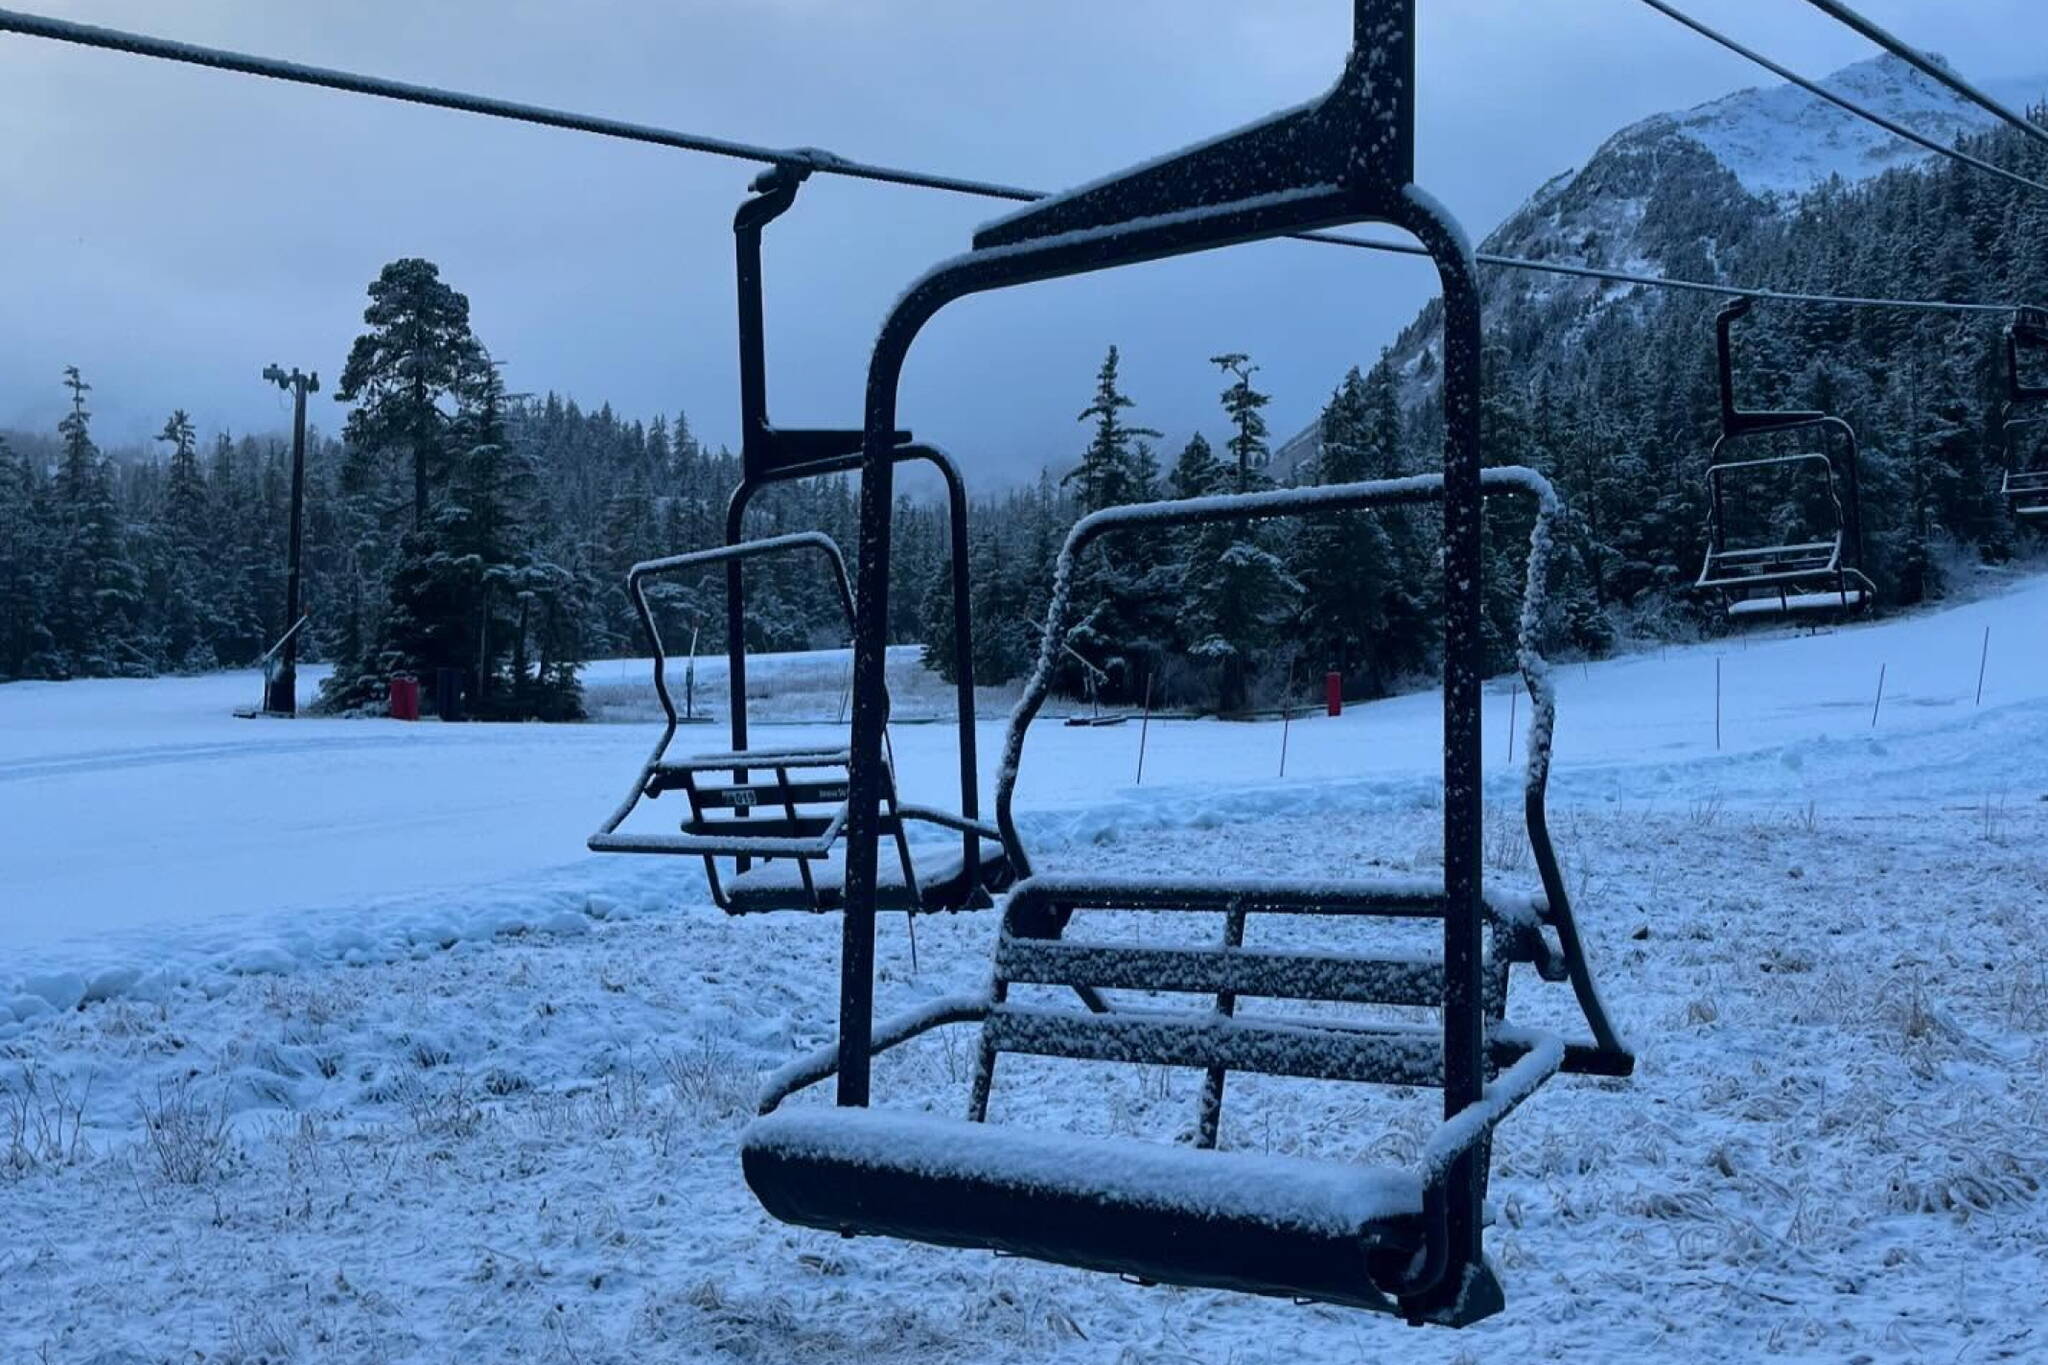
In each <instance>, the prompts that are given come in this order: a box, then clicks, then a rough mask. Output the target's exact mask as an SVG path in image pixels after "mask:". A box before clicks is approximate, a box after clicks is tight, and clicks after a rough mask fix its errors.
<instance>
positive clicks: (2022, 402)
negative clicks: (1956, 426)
mask: <svg viewBox="0 0 2048 1365" xmlns="http://www.w3.org/2000/svg"><path fill="white" fill-rule="evenodd" d="M2027 352H2033V353H2035V354H2037V355H2038V354H2043V353H2048V312H2043V311H2042V310H2041V309H2038V308H2022V309H2020V310H2019V311H2018V312H2016V313H2015V314H2014V315H2013V318H2012V321H2011V322H2009V323H2007V324H2006V327H2005V406H2004V410H2003V412H2002V413H2001V421H2000V423H1999V438H2000V441H2001V443H2002V444H2003V445H2004V447H2005V477H2004V479H2003V480H2002V481H2001V483H2000V486H1999V493H2000V495H2001V496H2002V497H2004V499H2005V505H2006V509H2007V510H2008V511H2009V512H2011V513H2012V515H2013V516H2014V517H2016V518H2019V519H2020V520H2023V521H2030V522H2033V521H2039V520H2040V519H2042V518H2048V462H2043V461H2042V460H2040V459H2039V458H2038V457H2037V458H2036V459H2035V460H2032V461H2029V462H2028V463H2027V464H2026V465H2025V466H2024V467H2022V466H2021V465H2020V463H2019V459H2018V442H2017V441H2016V440H2015V433H2017V432H2018V431H2020V430H2021V429H2023V428H2026V427H2033V426H2040V425H2042V424H2043V423H2048V413H2044V412H2043V411H2041V409H2040V408H2038V407H2037V406H2035V405H2036V404H2039V403H2042V402H2044V401H2048V385H2042V384H2029V383H2028V382H2027V377H2026V371H2025V366H2024V364H2023V363H2022V360H2021V357H2022V356H2023V355H2024V354H2025V353H2027Z"/></svg>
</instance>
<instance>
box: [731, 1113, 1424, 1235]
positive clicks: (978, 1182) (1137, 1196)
mask: <svg viewBox="0 0 2048 1365" xmlns="http://www.w3.org/2000/svg"><path fill="white" fill-rule="evenodd" d="M743 1142H744V1144H745V1146H746V1148H747V1149H748V1150H749V1151H755V1152H768V1153H773V1154H775V1155H779V1156H783V1157H786V1158H789V1159H792V1160H798V1161H804V1162H807V1163H820V1162H829V1163H832V1164H835V1165H841V1166H846V1167H851V1168H854V1169H856V1170H858V1169H861V1168H866V1169H870V1170H890V1171H903V1172H907V1173H910V1174H913V1175H917V1176H922V1177H925V1178H928V1179H931V1180H935V1181H949V1182H958V1183H962V1184H972V1185H975V1186H978V1187H981V1188H992V1189H996V1190H1003V1191H1006V1192H1009V1193H1012V1194H1015V1195H1018V1196H1022V1197H1029V1196H1032V1195H1039V1194H1042V1195H1062V1196H1078V1197H1082V1198H1086V1199H1089V1200H1091V1201H1092V1202H1094V1203H1096V1204H1098V1205H1100V1206H1101V1207H1103V1208H1105V1209H1114V1208H1127V1209H1151V1210H1160V1211H1166V1212H1184V1213H1188V1214H1192V1215H1194V1216H1197V1217H1201V1218H1204V1219H1209V1220H1214V1221H1216V1222H1219V1223H1226V1224H1227V1223H1252V1224H1258V1225H1261V1226H1265V1227H1273V1228H1279V1229H1283V1230H1290V1231H1300V1232H1305V1233H1310V1234H1314V1235H1319V1236H1325V1237H1336V1238H1345V1237H1359V1236H1361V1235H1363V1234H1364V1233H1365V1232H1367V1231H1368V1230H1369V1229H1370V1228H1371V1227H1372V1226H1373V1225H1374V1224H1379V1223H1385V1222H1388V1221H1390V1220H1393V1219H1399V1218H1413V1217H1415V1216H1416V1215H1418V1214H1419V1213H1420V1212H1421V1211H1422V1183H1421V1181H1420V1180H1418V1179H1417V1178H1416V1176H1415V1174H1414V1173H1413V1172H1411V1171H1407V1170H1397V1169H1388V1168H1385V1167H1377V1166H1359V1165H1353V1164H1350V1163H1347V1162H1331V1161H1313V1160H1309V1159H1306V1158H1303V1157H1292V1156H1270V1155H1266V1154H1264V1153H1253V1152H1234V1151H1233V1152H1218V1151H1211V1150H1208V1149H1206V1148H1193V1147H1181V1146H1169V1145H1167V1144H1165V1143H1160V1142H1146V1141H1141V1140H1137V1139H1131V1138H1101V1137H1087V1136H1083V1135H1080V1134H1076V1133H1058V1132H1044V1131H1034V1130H1031V1129H1028V1128H1006V1127H998V1126H994V1125H990V1124H980V1123H971V1122H967V1121H965V1120H961V1119H946V1118H938V1117H935V1116H933V1115H929V1114H906V1113H902V1112H900V1111H890V1110H885V1109H841V1108H824V1107H811V1106H804V1107H801V1108H796V1109H784V1110H780V1111H778V1112H776V1113H774V1114H771V1115H768V1116H766V1117H763V1118H758V1119H756V1120H754V1121H753V1123H751V1124H749V1125H748V1127H747V1130H746V1134H745V1137H744V1138H743Z"/></svg>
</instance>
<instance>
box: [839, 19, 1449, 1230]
mask: <svg viewBox="0 0 2048 1365" xmlns="http://www.w3.org/2000/svg"><path fill="white" fill-rule="evenodd" d="M1414 69H1415V0H1354V16H1353V37H1352V46H1351V50H1350V54H1349V58H1348V60H1347V62H1346V65H1345V69H1344V72H1343V74H1342V76H1340V77H1339V79H1338V81H1337V83H1336V84H1335V86H1334V87H1332V89H1331V90H1330V91H1329V93H1328V94H1326V95H1325V96H1324V97H1322V98H1321V99H1320V100H1317V101H1315V102H1313V103H1311V104H1308V105H1304V106H1302V107H1300V108H1297V109H1294V110H1290V111H1287V112H1283V113H1280V114H1277V115H1274V116H1272V117H1269V118H1267V119H1265V120H1263V121H1261V122H1259V123H1257V124H1254V125H1252V126H1250V127H1248V128H1245V129H1243V130H1240V131H1238V132H1234V133H1230V134H1226V135H1225V136H1223V137H1220V138H1217V139H1215V140H1213V141H1211V142H1208V143H1205V144H1202V145H1199V146H1196V147H1194V148H1191V149H1189V150H1186V151H1183V152H1180V153H1177V154H1175V155H1173V156H1171V157H1168V158H1165V159H1163V160H1161V161H1158V162H1154V163H1151V164H1149V165H1145V166H1140V167H1138V168H1136V169H1134V170H1131V171H1127V172H1124V173H1122V174H1120V175H1117V176H1113V177H1111V178H1109V179H1106V180H1103V181H1098V182H1096V183H1095V184H1092V185H1089V186H1085V187H1083V188H1081V189H1077V190H1075V191H1072V192H1071V193H1068V194H1066V195H1062V196H1059V197H1056V198H1053V199H1049V200H1046V201H1043V202H1041V203H1038V204H1035V205H1033V206H1031V207H1029V208H1027V209H1024V210H1022V211H1020V212H1018V213H1015V214H1012V215H1010V216H1008V217H1005V218H1002V219H999V220H997V221H996V222H994V223H991V224H989V225H988V226H986V227H984V228H983V229H982V230H981V231H980V232H979V233H977V234H976V236H975V239H974V249H973V250H972V251H970V252H968V253H967V254H965V255H963V256H959V257H956V258H954V259H953V260H951V261H948V262H946V263H944V264H941V265H940V266H938V267H936V268H935V269H934V270H932V271H930V272H929V273H927V274H926V275H925V276H924V277H922V278H921V279H919V280H918V281H917V282H915V283H914V284H913V285H912V286H911V287H910V288H909V289H908V290H907V291H906V292H905V293H904V295H903V296H902V298H901V299H900V300H899V301H898V302H897V304H896V305H895V307H894V309H893V310H892V311H891V312H890V314H889V317H888V319H887V321H886V322H885V323H884V324H883V327H882V330H881V334H880V337H879V338H878V340H877V342H876V344H875V348H874V353H873V356H872V358H871V360H870V363H869V370H868V385H867V405H866V425H865V434H864V439H863V443H862V467H861V508H860V510H861V540H860V555H859V558H860V567H859V591H858V594H857V596H858V601H859V606H860V620H859V629H858V632H857V635H856V638H855V644H854V688H853V735H852V752H853V765H852V776H851V784H850V785H851V790H850V793H849V799H850V803H851V809H850V812H849V822H848V830H847V864H846V911H845V914H844V916H843V920H842V932H843V941H842V945H841V980H840V1017H839V1042H838V1051H839V1057H838V1102H839V1103H840V1104H841V1105H849V1106H864V1105H866V1104H867V1102H868V1096H869V1089H870V1084H869V1082H870V1075H869V1071H870V1068H869V1052H870V1047H871V1043H872V1031H873V1005H874V965H875V964H874V948H875V912H876V903H875V892H876V872H877V859H878V855H879V848H878V838H879V834H880V815H881V812H880V809H879V805H880V797H881V784H882V774H883V762H884V759H883V752H882V731H883V727H884V724H885V723H886V720H887V692H886V683H885V676H884V645H885V644H886V638H887V637H886V632H887V621H888V614H887V606H888V596H889V539H890V535H889V532H890V522H891V514H892V511H893V506H892V504H893V502H894V487H893V473H894V464H895V460H896V454H895V452H896V435H895V433H896V414H897V386H898V383H899V380H900V377H901V374H902V369H903V365H904V362H905V359H906V357H907V356H908V353H909V350H910V347H911V344H912V343H913V342H914V341H915V339H916V337H917V335H918V333H919V331H920V330H921V329H922V328H923V327H924V325H925V324H926V323H927V322H929V321H930V320H931V319H932V317H934V316H935V315H936V314H937V313H938V312H939V311H940V310H941V309H942V308H944V307H945V306H946V305H948V304H950V303H952V302H954V301H956V300H958V299H961V298H964V297H967V296H969V295H971V294H976V293H983V292H987V291H992V290H996V289H1004V288H1009V287H1012V286H1016V285H1021V284H1028V283H1034V282H1037V281H1042V280H1050V279H1057V278H1061V277H1065V276H1072V275H1079V274H1084V273H1089V272H1093V271H1097V270H1106V269H1112V268H1116V267H1119V266H1124V265H1133V264H1137V263H1140V262H1144V261H1152V260H1160V259H1164V258H1167V257H1174V256H1181V255H1187V254H1191V253H1195V252H1201V251H1209V250H1213V249H1216V248H1219V247H1225V246H1234V245H1238V244H1242V243H1248V242H1255V241H1263V240H1266V239H1269V238H1273V237H1279V236H1285V235H1289V234H1292V233H1297V232H1303V231H1311V230H1316V229H1322V228H1331V227H1337V226H1340V225H1344V224H1351V223H1359V222H1379V223H1385V224H1388V225H1390V226H1393V227H1398V228H1401V229H1403V230H1405V231H1407V232H1409V233H1410V234H1412V235H1413V236H1414V237H1416V238H1417V239H1418V240H1419V241H1420V243H1421V245H1422V246H1423V248H1424V249H1425V250H1426V251H1427V252H1428V253H1429V255H1430V257H1431V259H1432V260H1434V261H1435V263H1436V266H1437V270H1438V274H1439V277H1440V279H1441V281H1442V291H1443V300H1444V341H1445V345H1444V379H1443V393H1444V406H1445V433H1446V435H1445V453H1444V479H1443V498H1444V542H1443V544H1444V556H1443V558H1444V603H1445V621H1444V870H1445V896H1446V912H1445V915H1444V965H1445V1006H1446V1008H1445V1013H1444V1081H1445V1092H1444V1107H1445V1112H1446V1114H1447V1115H1448V1114H1455V1113H1457V1112H1458V1111H1460V1110H1461V1109H1463V1108H1465V1107H1466V1106H1467V1105H1470V1104H1473V1103H1476V1102H1477V1101H1478V1100H1479V1099H1480V1098H1481V1096H1482V1093H1483V1090H1484V1087H1485V1077H1486V1059H1485V1055H1484V1054H1485V1037H1484V1034H1485V1028H1484V1018H1483V1015H1482V1011H1481V1004H1482V987H1483V982H1482V977H1483V962H1482V938H1483V933H1484V928H1483V925H1484V914H1485V911H1484V905H1483V899H1482V894H1483V893H1482V884H1481V883H1482V873H1481V866H1482V858H1481V842H1482V836H1483V807H1482V798H1481V791H1480V777H1481V771H1480V740H1481V734H1480V731H1481V722H1480V682H1481V645H1480V618H1481V596H1480V594H1481V582H1482V570H1483V565H1482V558H1481V553H1480V528H1481V517H1482V509H1481V505H1480V501H1481V500H1480V491H1479V469H1480V444H1479V400H1480V387H1479V366H1480V354H1479V353H1480V314H1479V292H1478V287H1477V281H1476V278H1475V271H1474V262H1473V258H1472V254H1471V246H1470V243H1469V242H1468V240H1467V239H1466V237H1465V236H1464V234H1463V233H1462V231H1461V230H1460V229H1459V228H1458V227H1457V226H1456V224H1455V223H1454V222H1453V220H1452V219H1451V218H1450V216H1449V215H1448V213H1446V212H1445V211H1444V210H1443V209H1442V208H1441V207H1439V206H1438V205H1437V204H1436V203H1435V202H1434V201H1433V200H1432V199H1430V198H1429V197H1428V196H1427V195H1426V194H1424V193H1422V192H1421V191H1420V190H1419V189H1418V188H1417V187H1416V186H1415V185H1414V183H1413V182H1414V146H1415V144H1414V109H1415V75H1414ZM1481 1175H1482V1163H1481V1162H1480V1161H1479V1159H1478V1157H1477V1155H1476V1154H1475V1153H1472V1152H1470V1151H1467V1152H1464V1153H1462V1154H1460V1155H1459V1156H1457V1157H1456V1158H1454V1159H1453V1160H1452V1161H1451V1162H1450V1163H1449V1165H1448V1166H1447V1168H1446V1171H1445V1173H1444V1180H1443V1189H1444V1191H1445V1194H1446V1224H1445V1230H1444V1236H1445V1245H1446V1246H1447V1247H1448V1248H1449V1253H1448V1254H1449V1256H1450V1257H1451V1261H1452V1263H1453V1264H1468V1263H1470V1262H1472V1261H1473V1260H1475V1259H1476V1258H1477V1257H1478V1255H1479V1232H1480V1202H1481V1193H1480V1191H1481Z"/></svg>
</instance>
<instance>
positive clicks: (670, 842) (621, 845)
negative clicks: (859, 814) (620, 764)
mask: <svg viewBox="0 0 2048 1365" xmlns="http://www.w3.org/2000/svg"><path fill="white" fill-rule="evenodd" d="M731 823H732V825H733V826H734V827H735V833H733V834H732V835H730V836H723V835H719V836H714V835H701V834H593V835H591V836H590V840H589V848H590V851H591V852H592V853H685V854H691V855H693V856H697V857H712V858H718V857H738V856H740V855H742V854H746V855H749V856H752V857H756V858H822V857H824V856H825V855H826V854H827V853H829V852H830V851H831V849H832V845H833V843H834V842H836V841H837V840H838V838H839V834H840V830H841V829H842V828H843V827H844V826H845V824H846V812H845V810H843V809H842V810H840V811H838V812H837V813H836V814H834V815H833V816H832V819H831V821H830V823H828V824H827V825H826V827H825V828H824V830H823V831H822V832H820V833H819V834H817V835H816V836H814V837H811V838H780V837H757V838H747V837H745V836H743V835H741V834H739V833H738V832H737V829H738V827H739V826H740V825H741V823H742V822H741V821H738V820H735V821H732V822H731Z"/></svg>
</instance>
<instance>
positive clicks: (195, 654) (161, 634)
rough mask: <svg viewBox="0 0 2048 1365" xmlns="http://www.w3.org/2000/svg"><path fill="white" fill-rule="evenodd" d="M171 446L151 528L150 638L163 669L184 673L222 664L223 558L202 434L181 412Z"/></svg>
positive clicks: (170, 431) (169, 431) (167, 432)
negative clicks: (219, 567) (216, 560)
mask: <svg viewBox="0 0 2048 1365" xmlns="http://www.w3.org/2000/svg"><path fill="white" fill-rule="evenodd" d="M156 439H157V440H158V441H160V442H162V443H164V444H165V445H168V446H169V447H170V448H171V458H170V464H169V468H168V470H167V472H166V475H165V482H164V491H163V496H162V498H161V499H160V500H159V501H158V503H157V507H156V517H155V519H154V521H153V523H152V525H151V527H150V547H151V554H150V562H149V579H148V594H147V603H148V613H149V619H150V622H151V625H150V628H149V631H148V634H149V636H150V638H151V639H152V640H153V641H154V647H155V651H156V656H157V658H158V660H159V661H160V663H161V665H162V666H163V667H166V668H170V669H175V670H178V671H180V672H199V671H202V670H205V669H209V668H218V667H219V666H220V656H219V653H218V652H217V650H216V648H215V643H216V635H217V634H218V633H219V630H220V624H219V622H218V621H217V620H216V619H215V616H214V611H213V605H214V604H213V601H212V600H211V597H210V594H209V582H208V580H209V579H210V578H213V577H214V576H215V571H214V570H213V569H212V568H210V567H209V564H208V560H209V559H210V558H212V557H214V556H215V555H217V554H218V552H219V551H218V546H217V544H216V543H215V542H214V540H213V537H212V530H213V527H212V526H211V524H210V523H211V521H212V517H211V515H210V511H209V507H208V500H207V488H206V477H205V475H204V473H202V472H201V470H200V468H199V449H198V442H199V435H198V432H196V431H195V430H194V429H193V426H192V419H191V418H190V417H189V416H187V415H186V413H185V410H184V409H182V408H180V409H178V410H177V411H175V412H173V413H172V414H171V416H170V418H169V420H167V421H166V422H165V423H164V429H163V430H162V431H161V432H160V433H158V435H157V438H156Z"/></svg>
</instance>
